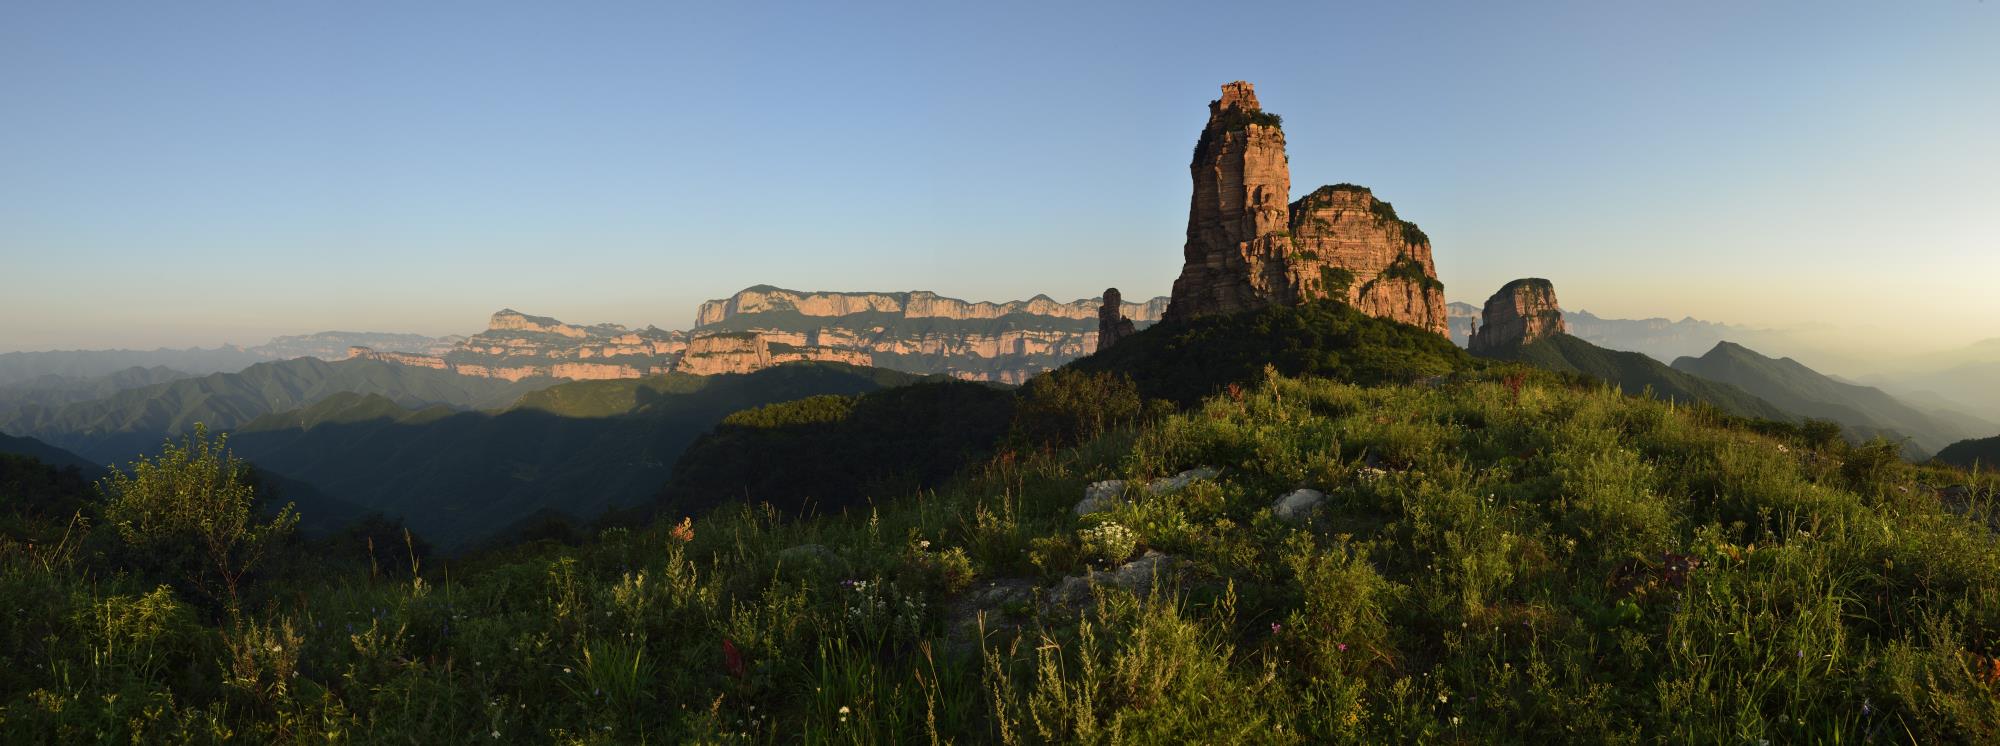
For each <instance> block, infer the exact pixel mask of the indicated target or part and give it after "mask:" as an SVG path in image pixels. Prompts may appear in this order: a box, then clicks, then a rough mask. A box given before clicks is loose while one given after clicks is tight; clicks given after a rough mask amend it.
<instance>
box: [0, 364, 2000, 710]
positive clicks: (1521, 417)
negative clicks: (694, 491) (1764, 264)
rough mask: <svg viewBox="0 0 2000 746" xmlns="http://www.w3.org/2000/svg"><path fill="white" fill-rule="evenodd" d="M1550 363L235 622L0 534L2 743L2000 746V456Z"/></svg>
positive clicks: (508, 555)
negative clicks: (846, 507)
mask: <svg viewBox="0 0 2000 746" xmlns="http://www.w3.org/2000/svg"><path fill="white" fill-rule="evenodd" d="M1554 380H1555V379H1553V378H1552V377H1550V378H1544V377H1534V378H1523V377H1521V376H1520V374H1518V373H1507V372H1504V371H1503V372H1496V373H1495V374H1493V375H1485V374H1480V375H1470V376H1467V375H1464V374H1461V375H1460V376H1459V377H1456V378H1448V379H1443V380H1433V381H1430V382H1428V383H1425V384H1418V385H1398V386H1385V387H1376V388H1364V387H1356V386H1351V385H1346V384H1340V383H1335V382H1331V381H1326V380H1320V379H1295V378H1286V377H1281V376H1277V375H1267V376H1264V377H1263V378H1262V380H1261V382H1259V383H1253V384H1251V385H1249V386H1247V387H1241V388H1235V389H1231V390H1228V391H1226V392H1224V393H1222V394H1219V395H1217V396H1214V397H1211V398H1208V399H1206V400H1205V401H1202V402H1201V403H1200V404H1199V405H1198V406H1196V407H1195V408H1193V409H1191V410H1189V411H1186V412H1183V413H1179V414H1171V415H1162V416H1159V417H1141V418H1137V419H1134V420H1132V422H1133V423H1136V424H1128V425H1125V426H1121V427H1117V428H1113V429H1111V430H1108V431H1105V432H1102V433H1099V434H1096V435H1095V436H1094V437H1091V438H1089V439H1087V440H1084V441H1082V442H1081V443H1080V444H1078V445H1076V446H1075V447H1072V448H1063V449H1032V450H1011V451H1007V452H1003V453H1001V454H999V455H997V456H995V457H993V458H992V459H991V460H990V461H988V462H986V463H985V464H984V465H982V466H980V467H978V468H975V469H973V470H971V471H969V472H967V473H965V474H963V475H962V476H961V477H960V478H959V479H958V480H956V481H955V482H954V483H952V484H951V485H950V486H949V487H947V488H945V489H940V490H937V491H934V492H922V493H915V494H894V495H878V496H877V501H876V503H875V504H874V505H873V506H872V507H862V508H856V509H853V510H850V511H847V512H845V513H842V514H835V515H828V516H826V517H822V518H814V519H810V520H799V519H791V518H786V517H784V516H782V515H781V514H780V513H779V512H778V511H776V510H773V509H770V508H768V507H764V506H761V505H759V504H735V505H729V506H724V507H721V508H718V509H716V510H715V511H713V512H710V513H707V514H704V515H701V516H696V517H694V518H693V519H692V520H690V521H686V522H682V521H680V520H679V519H678V517H675V518H674V519H672V520H666V521H662V522H660V523H658V524H656V525H653V526H650V527H646V528H635V529H610V530H607V531H605V532H604V533H603V534H602V535H600V536H598V537H597V538H596V539H595V540H593V541H590V542H588V543H586V544H585V545H583V546H581V547H565V546H561V545H554V544H537V545H527V546H519V547H514V548H511V549H508V550H504V551H501V552H497V553H489V554H486V555H482V556H478V557H473V558H467V559H465V560H462V561H458V562H456V563H454V564H453V565H452V566H451V567H449V568H445V567H443V566H442V564H441V563H440V562H438V561H435V560H432V561H429V562H425V563H421V564H419V563H417V562H414V561H413V562H412V563H411V566H406V567H386V566H382V565H381V563H379V562H378V563H373V564H371V565H369V566H365V567H358V568H357V569H354V570H350V571H346V572H344V573H324V572H320V573H306V572H293V573H287V572H284V571H281V570H276V569H274V570H272V571H271V572H270V573H268V574H266V575H264V576H263V577H260V578H258V579H257V581H256V582H255V583H254V584H251V585H249V586H248V587H246V588H245V589H244V591H243V594H242V599H243V601H242V603H241V609H242V611H241V612H237V613H235V614H234V615H233V616H231V615H224V614H221V613H217V612H215V611H213V610H212V609H210V608H208V607H203V606H201V605H200V604H199V603H196V602H194V601H192V600H190V599H187V598H184V597H183V594H181V593H180V592H178V591H175V590H174V589H173V588H171V587H165V588H162V587H161V586H160V585H159V584H157V583H155V582H153V581H152V580H151V579H149V578H147V577H146V576H145V575H144V573H141V572H129V571H121V570H118V569H115V568H112V567H107V566H106V565H104V564H102V562H103V561H102V560H100V559H95V558H93V557H92V556H91V552H90V550H89V549H88V548H87V547H88V542H86V549H84V550H81V551H79V550H76V549H74V548H73V547H71V548H63V547H56V548H51V545H50V544H49V543H48V540H47V539H41V540H39V541H37V542H36V543H34V544H32V545H31V544H27V543H23V542H15V543H9V544H8V545H7V546H6V548H5V550H4V551H5V554H4V566H0V593H4V594H5V596H6V598H7V599H8V600H9V603H8V604H6V605H5V606H4V608H0V618H4V621H0V625H3V626H0V635H4V637H5V640H6V642H7V647H6V648H5V650H6V651H7V655H8V656H9V658H8V661H7V664H8V665H7V666H6V667H5V670H4V673H3V674H0V700H4V701H5V702H6V703H7V704H6V705H5V709H4V710H0V737H4V738H5V740H8V741H10V742H52V741H59V742H71V741H77V740H125V739H128V738H129V739H152V740H194V741H226V740H237V741H246V742H265V741H307V740H311V741H324V740H352V741H370V742H372V741H397V742H410V741H415V742H425V743H431V742H469V741H480V742H489V743H490V742H500V743H511V742H524V741H525V742H562V743H612V742H618V743H630V742H746V743H767V742H793V741H807V742H828V741H832V742H842V743H890V742H898V743H900V742H917V743H928V742H933V741H934V740H935V741H938V742H943V741H953V742H1001V743H1054V742H1062V743H1069V742H1081V743H1175V742H1202V743H1232V742H1233V743H1325V742H1331V743H1393V742H1412V741H1419V742H1420V741H1447V742H1522V741H1548V742H1564V743H1653V742H1675V743H1679V742H1702V743H1746V742H1747V743H1754V742H1758V741H1769V742H1773V743H1799V742H1842V743H1847V742H1866V741H1869V740H1871V739H1872V740H1874V741H1876V742H1922V743H1938V742H1992V741H1994V740H1995V739H2000V694H1996V688H1995V687H1996V681H1995V674H1996V671H2000V664H1996V663H1995V655H1996V653H2000V639H1996V634H2000V545H1997V544H1996V543H1995V540H1994V536H1993V534H1992V529H1991V528H1990V524H1989V515H1990V514H1989V510H1990V500H1991V496H1992V494H1993V489H1994V485H1993V484H1992V482H1991V481H1990V480H1989V481H1986V482H1974V478H1973V477H1970V476H1968V475H1966V474H1965V473H1964V472H1959V471H1953V470H1947V469H1938V468H1924V469H1919V468H1918V467H1913V466H1910V465H1908V464H1907V463H1904V462H1901V461H1900V460H1897V459H1895V458H1894V455H1893V446H1890V447H1889V450H1886V451H1885V450H1884V449H1883V448H1880V447H1877V446H1873V445H1871V446H1864V447H1849V446H1846V445H1845V444H1843V443H1841V442H1839V441H1838V439H1818V440H1807V439H1803V438H1790V437H1782V436H1780V437H1773V436H1771V435H1764V434H1757V433H1753V432H1750V431H1747V430H1743V429H1739V428H1737V427H1735V426H1733V425H1731V424H1730V423H1728V422H1726V421H1724V420H1723V419H1722V418H1720V417H1719V416H1717V415H1712V414H1709V413H1708V411H1707V410H1693V411H1690V410H1687V409H1684V408H1682V409H1677V408H1676V407H1675V406H1674V405H1672V404H1669V403H1663V402H1657V401H1651V400H1641V399H1634V398H1630V397H1625V396H1622V395H1619V394H1617V393H1616V392H1614V391H1609V390H1605V389H1598V388H1583V389H1578V388H1573V387H1571V386H1567V385H1556V384H1554V383H1552V382H1553V381H1554ZM1885 453H1886V454H1887V456H1886V457H1883V454H1885ZM1197 467H1212V468H1214V469H1216V470H1217V471H1216V476H1215V477H1214V478H1213V479H1200V478H1190V479H1188V480H1183V481H1182V482H1181V483H1180V484H1179V485H1178V486H1177V487H1176V488H1174V489H1160V490H1158V491H1154V490H1151V489H1146V490H1139V489H1132V490H1128V491H1126V492H1124V493H1123V494H1122V496H1120V497H1118V498H1117V499H1115V500H1113V501H1111V502H1109V503H1108V504H1106V505H1105V506H1104V509H1103V510H1101V511H1098V512H1092V513H1089V514H1088V515H1083V516H1079V515H1078V514H1077V511H1076V510H1075V509H1074V508H1075V506H1076V504H1077V502H1078V500H1079V499H1080V498H1082V497H1083V495H1084V492H1085V487H1086V485H1089V484H1091V483H1092V482H1096V481H1099V480H1106V479H1126V480H1150V479H1157V478H1161V477H1172V476H1174V475H1176V474H1180V473H1182V472H1184V471H1186V470H1190V469H1194V468H1197ZM6 483H10V482H9V481H7V480H0V484H6ZM11 483H22V484H27V483H33V484H49V485H58V486H57V487H48V489H59V488H60V487H59V485H60V484H62V482H61V480H12V482H11ZM1149 484H1150V483H1149ZM1301 488H1305V489H1311V490H1317V491H1319V492H1320V493H1322V494H1323V496H1324V497H1323V500H1321V501H1320V502H1319V503H1318V504H1317V505H1316V506H1313V507H1311V508H1310V509H1307V510H1302V511H1299V512H1297V513H1295V514H1293V517H1292V518H1291V519H1289V520H1287V519H1281V518H1280V517H1279V516H1278V515H1276V514H1275V513H1274V511H1273V509H1272V505H1273V502H1274V501H1275V500H1276V499H1277V498H1278V497H1279V496H1281V495H1287V494H1290V493H1292V492H1293V491H1294V490H1298V489H1301ZM756 497H757V496H755V495H752V498H756ZM35 504H37V505H50V504H63V503H60V501H51V500H48V499H39V498H38V499H37V501H36V503H35ZM65 520H67V519H66V518H65ZM1114 526H1115V528H1114ZM57 533H60V531H57ZM47 535H48V534H46V533H44V534H37V536H47ZM1138 567H1151V568H1155V569H1156V570H1157V572H1154V573H1152V574H1151V576H1150V577H1149V578H1142V579H1141V580H1142V582H1131V583H1120V582H1118V580H1117V579H1120V578H1129V577H1137V576H1135V575H1133V574H1132V573H1133V568H1138ZM447 570H448V571H447ZM1092 573H1097V574H1098V575H1097V577H1099V578H1101V579H1104V580H1106V581H1108V582H1106V583H1104V584H1101V585H1097V586H1096V587H1095V588H1094V589H1093V588H1090V587H1089V585H1088V583H1087V582H1085V581H1083V580H1081V579H1080V578H1084V577H1089V576H1091V574H1092Z"/></svg>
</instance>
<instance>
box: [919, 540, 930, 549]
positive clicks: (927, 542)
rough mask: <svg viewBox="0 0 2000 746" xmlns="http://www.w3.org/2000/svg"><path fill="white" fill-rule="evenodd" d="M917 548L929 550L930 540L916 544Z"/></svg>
mask: <svg viewBox="0 0 2000 746" xmlns="http://www.w3.org/2000/svg"><path fill="white" fill-rule="evenodd" d="M917 548H918V549H929V548H931V540H930V539H925V540H923V541H919V542H917Z"/></svg>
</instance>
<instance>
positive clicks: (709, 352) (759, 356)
mask: <svg viewBox="0 0 2000 746" xmlns="http://www.w3.org/2000/svg"><path fill="white" fill-rule="evenodd" d="M800 362H834V363H847V364H849V365H867V364H868V362H869V360H868V356H866V355H862V354H860V353H856V352H853V351H851V350H837V349H831V348H826V347H815V346H798V345H790V344H784V343H774V342H772V341H770V340H769V339H767V338H766V337H765V336H764V335H762V334H757V333H754V332H738V333H723V334H705V335H701V336H697V337H695V338H693V339H690V340H688V346H687V352H686V354H683V355H681V357H680V361H679V362H678V363H676V364H675V365H674V372H676V373H690V374H694V375H702V376H712V375H717V374H721V373H749V372H752V371H758V370H763V369H765V368H769V367H771V366H773V365H783V364H785V363H800Z"/></svg>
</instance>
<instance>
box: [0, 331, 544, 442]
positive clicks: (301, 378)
mask: <svg viewBox="0 0 2000 746" xmlns="http://www.w3.org/2000/svg"><path fill="white" fill-rule="evenodd" d="M547 383H549V382H547V381H528V382H522V383H514V382H508V381H499V380H493V379H482V378H473V377H469V376H458V375H452V374H450V373H445V372H442V371H433V370H426V369H423V368H412V367H408V366H402V365H394V364H389V363H383V362H377V361H368V360H355V361H346V362H332V363H329V362H326V361H323V360H319V359H316V358H309V357H308V358H298V359H296V360H286V361H282V362H271V363H258V364H256V365H252V366H250V367H249V368H245V369H244V370H243V371H242V372H240V373H214V374H210V375H206V376H201V377H198V378H186V379H181V380H176V381H170V382H167V383H161V384H155V385H152V386H145V387H141V388H135V389H128V390H125V391H120V392H118V393H116V394H113V395H111V396H109V397H105V398H102V399H95V400H91V401H84V402H76V403H71V404H63V405H54V406H49V405H27V406H22V407H19V408H17V409H14V410H12V411H9V412H5V413H0V415H4V419H0V431H4V432H10V433H20V434H25V435H32V436H35V437H38V438H41V439H43V440H46V441H48V442H49V443H51V444H53V445H56V446H58V447H61V448H66V449H69V450H72V451H75V452H77V453H78V454H80V455H82V456H84V457H85V458H89V459H92V460H96V461H100V462H103V463H118V462H122V461H125V460H129V459H131V458H132V457H133V456H135V455H136V454H138V453H140V452H142V451H146V450H149V449H152V448H154V447H156V446H158V445H159V444H160V440H161V439H162V438H164V437H166V436H168V435H174V434H178V433H182V432H185V431H187V430H188V429H189V428H191V427H193V426H194V424H195V423H197V422H201V423H205V424H207V425H208V426H209V427H211V428H214V429H217V430H222V429H228V428H232V427H236V426H237V425H241V424H243V423H246V422H249V421H250V420H252V419H255V418H256V417H259V416H261V415H265V414H269V413H272V412H281V411H285V410H289V409H297V408H299V407H303V406H306V405H309V404H312V403H314V402H317V401H319V400H321V399H325V398H327V397H329V396H332V395H334V394H337V393H341V392H357V393H377V394H382V395H384V396H387V397H390V398H392V399H393V400H395V401H397V402H399V403H402V404H409V405H417V406H422V405H429V404H445V405H449V406H452V407H456V408H480V407H498V406H505V405H506V404H509V403H511V402H513V401H514V400H515V399H517V398H519V396H520V395H521V394H523V393H525V392H527V391H529V390H532V389H534V388H539V387H541V386H544V385H547Z"/></svg>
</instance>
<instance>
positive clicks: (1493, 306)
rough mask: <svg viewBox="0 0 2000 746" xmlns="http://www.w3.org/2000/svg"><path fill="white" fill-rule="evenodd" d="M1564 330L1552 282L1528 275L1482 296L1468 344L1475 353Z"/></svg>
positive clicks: (1495, 350)
mask: <svg viewBox="0 0 2000 746" xmlns="http://www.w3.org/2000/svg"><path fill="white" fill-rule="evenodd" d="M1566 331H1568V327H1567V326H1565V325H1564V324H1563V317H1562V308H1561V307H1560V306H1558V305H1557V304H1556V287H1555V285H1554V284H1553V283H1550V282H1549V281H1548V280H1544V279H1541V278H1537V277H1530V278H1526V279H1520V280H1515V281H1513V282H1510V283H1507V284H1506V285H1503V286H1501V288H1500V291H1499V292H1497V293H1494V294H1493V297H1491V298H1487V299H1486V308H1485V309H1484V310H1483V311H1481V312H1480V319H1479V327H1478V328H1477V329H1475V330H1474V331H1473V333H1472V341H1471V344H1469V345H1468V348H1469V349H1471V350H1472V351H1473V352H1475V353H1493V352H1499V351H1502V350H1507V349H1512V348H1515V347H1519V346H1521V345H1524V344H1527V343H1529V342H1533V341H1535V340H1538V339H1542V338H1545V337H1552V336H1555V335H1557V334H1562V333H1564V332H1566Z"/></svg>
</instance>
